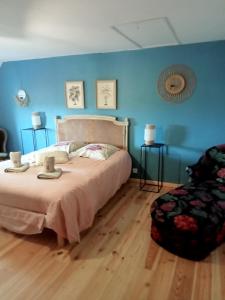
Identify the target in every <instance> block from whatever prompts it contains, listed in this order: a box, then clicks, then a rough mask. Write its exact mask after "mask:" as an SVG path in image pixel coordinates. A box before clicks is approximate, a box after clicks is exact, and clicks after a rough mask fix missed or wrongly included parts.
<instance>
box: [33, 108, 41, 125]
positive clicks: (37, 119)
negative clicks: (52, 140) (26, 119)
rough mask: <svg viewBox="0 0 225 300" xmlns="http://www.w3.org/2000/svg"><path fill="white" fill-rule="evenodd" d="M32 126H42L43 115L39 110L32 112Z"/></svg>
mask: <svg viewBox="0 0 225 300" xmlns="http://www.w3.org/2000/svg"><path fill="white" fill-rule="evenodd" d="M32 127H33V128H34V129H39V128H41V116H40V113H39V112H32Z"/></svg>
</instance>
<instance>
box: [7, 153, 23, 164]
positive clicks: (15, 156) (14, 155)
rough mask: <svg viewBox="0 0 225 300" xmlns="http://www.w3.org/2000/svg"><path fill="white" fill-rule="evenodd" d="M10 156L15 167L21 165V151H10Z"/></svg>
mask: <svg viewBox="0 0 225 300" xmlns="http://www.w3.org/2000/svg"><path fill="white" fill-rule="evenodd" d="M9 157H10V160H11V163H12V166H13V168H19V167H21V152H10V153H9Z"/></svg>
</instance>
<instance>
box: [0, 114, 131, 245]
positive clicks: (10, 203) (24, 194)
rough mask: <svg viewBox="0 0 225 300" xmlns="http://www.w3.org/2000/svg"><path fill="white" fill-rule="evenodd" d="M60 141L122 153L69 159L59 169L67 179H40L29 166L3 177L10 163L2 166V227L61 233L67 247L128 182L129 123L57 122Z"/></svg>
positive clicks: (106, 119)
mask: <svg viewBox="0 0 225 300" xmlns="http://www.w3.org/2000/svg"><path fill="white" fill-rule="evenodd" d="M56 139H57V142H61V141H68V140H73V141H77V142H81V141H82V142H85V143H104V144H110V145H114V146H116V147H118V148H119V149H120V150H119V151H116V152H115V153H114V154H113V155H112V156H110V157H109V158H108V159H106V160H93V159H90V158H84V157H77V156H75V157H71V158H70V159H69V161H68V162H66V163H64V164H60V165H58V166H57V165H56V167H60V168H61V169H62V170H63V174H62V176H61V177H60V178H58V179H51V180H40V179H38V178H37V173H38V172H39V171H40V169H41V168H42V167H41V166H31V167H30V168H29V169H28V170H27V171H26V172H23V173H5V172H4V169H5V168H6V167H7V165H9V164H10V161H5V162H1V163H0V226H1V227H4V228H6V229H8V230H10V231H12V232H16V233H21V234H37V233H41V232H42V231H43V229H44V228H49V229H51V230H53V231H54V232H55V233H56V234H57V240H58V244H59V245H63V243H64V241H65V240H68V241H69V242H75V241H80V233H81V232H82V231H84V230H86V229H88V228H89V227H91V225H92V224H93V221H94V217H95V214H96V212H97V211H98V210H99V209H100V208H102V207H103V206H104V205H105V204H106V202H107V201H108V200H109V199H110V198H111V197H112V196H113V195H114V194H115V193H116V191H117V190H118V189H119V188H120V187H121V185H122V184H124V183H125V182H126V181H127V180H128V178H129V176H130V172H131V158H130V156H129V154H128V151H127V142H128V120H127V119H125V121H117V120H116V118H115V117H108V116H66V117H64V118H63V119H61V118H59V117H58V118H56ZM24 161H26V155H25V156H24V157H23V162H24ZM112 178H113V179H114V180H112Z"/></svg>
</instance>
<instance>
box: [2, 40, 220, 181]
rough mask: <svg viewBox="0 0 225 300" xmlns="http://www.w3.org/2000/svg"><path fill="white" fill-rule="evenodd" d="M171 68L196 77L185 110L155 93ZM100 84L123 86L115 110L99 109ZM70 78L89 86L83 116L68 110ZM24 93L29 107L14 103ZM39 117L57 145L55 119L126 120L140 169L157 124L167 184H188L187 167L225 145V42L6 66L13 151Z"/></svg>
mask: <svg viewBox="0 0 225 300" xmlns="http://www.w3.org/2000/svg"><path fill="white" fill-rule="evenodd" d="M172 64H186V65H188V66H189V67H191V68H192V69H193V71H194V72H195V74H196V77H197V87H196V90H195V92H194V94H193V96H192V97H191V98H190V99H188V100H186V101H185V102H183V103H181V104H171V103H169V102H166V101H164V100H162V99H161V98H160V96H159V95H158V93H157V79H158V77H159V74H160V73H161V71H162V70H163V69H164V68H166V67H168V66H170V65H172ZM97 79H117V80H118V81H117V87H118V97H117V104H118V109H117V110H97V109H96V100H95V82H96V80H97ZM67 80H84V85H85V109H84V110H71V109H67V108H66V106H65V91H64V85H65V81H67ZM20 88H23V89H25V90H26V91H27V93H28V95H29V97H30V105H29V106H28V107H25V108H21V107H19V106H18V105H17V104H16V102H15V95H16V93H17V90H18V89H20ZM33 111H40V112H44V113H45V116H46V126H47V127H48V128H50V131H49V136H50V142H51V143H53V142H54V141H55V132H54V117H55V116H56V115H61V116H63V115H67V114H103V115H108V114H110V115H115V116H117V117H119V118H120V119H121V118H124V117H128V118H129V119H130V122H131V126H130V140H129V144H130V153H131V155H132V157H133V163H134V166H138V160H139V152H140V145H141V144H142V143H143V132H144V126H145V124H146V123H154V124H156V126H157V132H156V135H157V141H158V142H165V143H166V144H167V145H168V147H167V148H166V155H165V165H164V180H165V181H169V182H184V181H186V179H187V177H186V174H185V171H184V169H185V166H186V165H187V164H189V163H193V162H195V161H196V159H197V158H198V157H199V155H200V154H201V153H202V152H203V150H204V149H206V148H207V147H209V146H211V145H214V144H220V143H224V142H225V134H224V128H225V42H224V41H221V42H212V43H202V44H193V45H185V46H173V47H163V48H155V49H146V50H140V51H124V52H117V53H108V54H92V55H79V56H67V57H59V58H49V59H39V60H28V61H19V62H8V63H4V64H3V65H2V67H1V68H0V126H2V127H5V128H6V129H7V130H8V131H9V144H8V148H9V150H17V149H19V148H21V141H20V129H21V128H26V127H30V126H31V112H33ZM41 138H42V136H40V140H41ZM30 141H31V139H30V137H29V135H28V134H25V148H26V151H29V150H31V143H30ZM154 157H155V155H154V153H153V158H154ZM155 165H156V164H155V163H153V169H154V170H153V173H152V174H153V177H155V174H156V173H155V171H156V170H155Z"/></svg>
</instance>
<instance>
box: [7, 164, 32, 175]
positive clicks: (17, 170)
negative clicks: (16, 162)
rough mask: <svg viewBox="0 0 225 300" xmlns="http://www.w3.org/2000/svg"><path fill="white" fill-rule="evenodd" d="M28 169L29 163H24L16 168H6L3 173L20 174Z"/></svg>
mask: <svg viewBox="0 0 225 300" xmlns="http://www.w3.org/2000/svg"><path fill="white" fill-rule="evenodd" d="M28 168H29V163H25V164H23V165H21V166H20V167H18V168H13V167H11V168H6V169H5V170H4V171H5V172H6V173H8V172H14V173H21V172H25V171H26V170H27V169H28Z"/></svg>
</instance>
